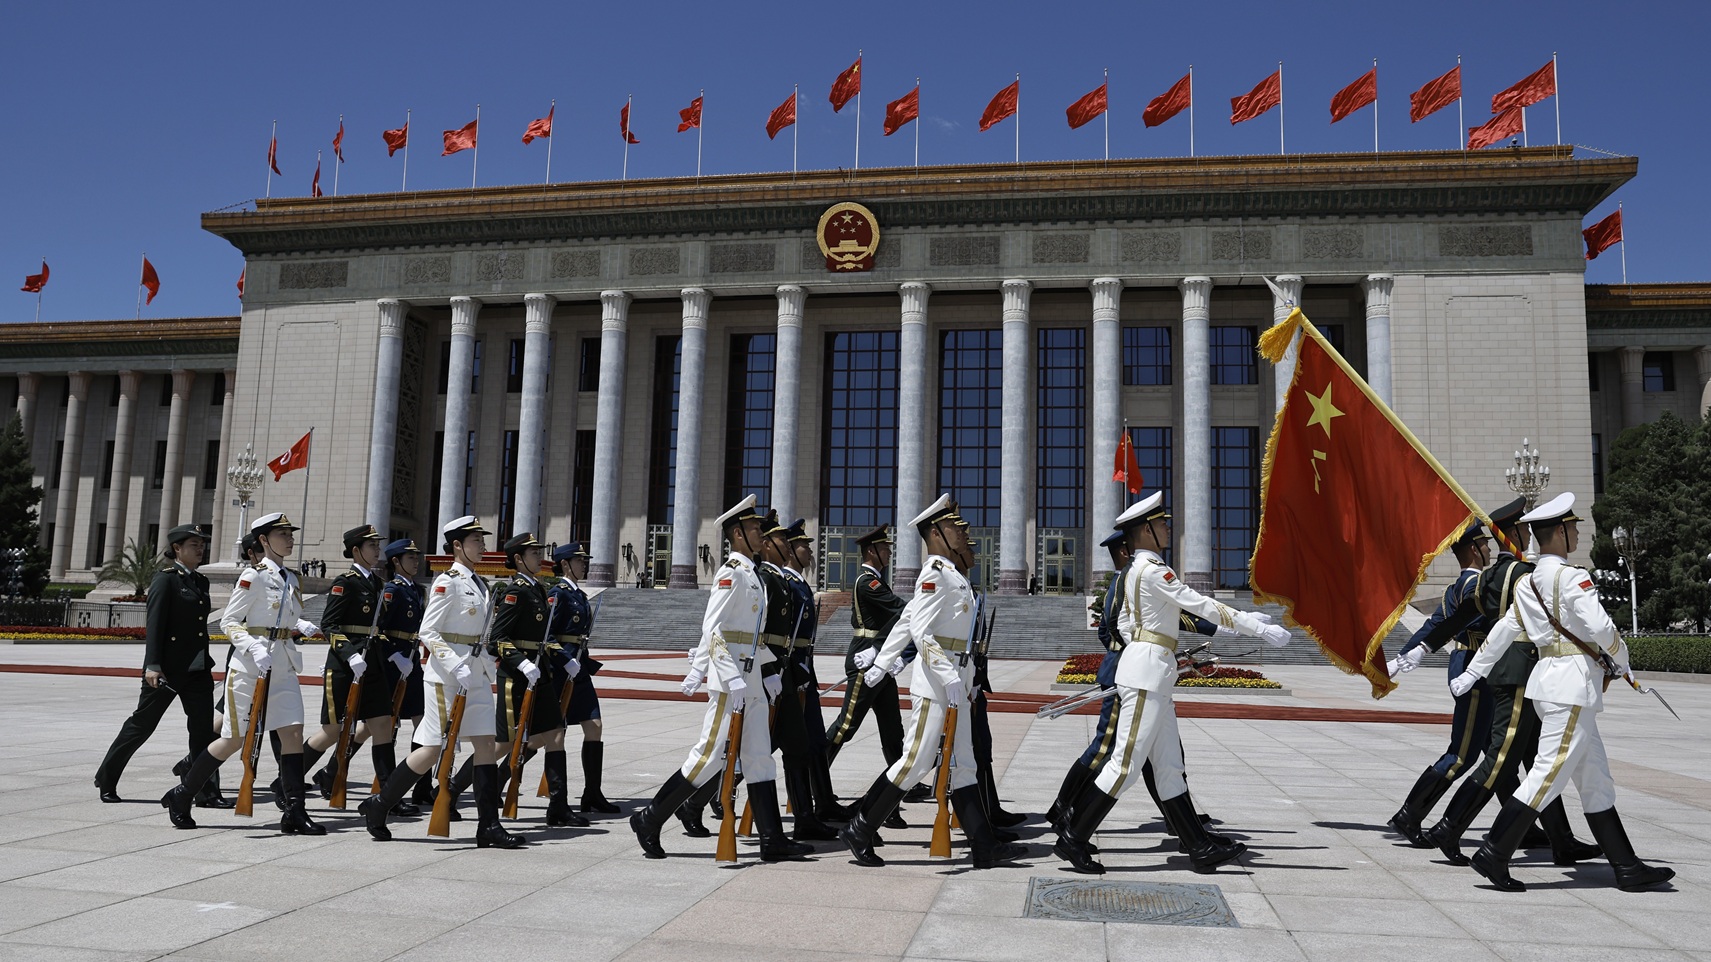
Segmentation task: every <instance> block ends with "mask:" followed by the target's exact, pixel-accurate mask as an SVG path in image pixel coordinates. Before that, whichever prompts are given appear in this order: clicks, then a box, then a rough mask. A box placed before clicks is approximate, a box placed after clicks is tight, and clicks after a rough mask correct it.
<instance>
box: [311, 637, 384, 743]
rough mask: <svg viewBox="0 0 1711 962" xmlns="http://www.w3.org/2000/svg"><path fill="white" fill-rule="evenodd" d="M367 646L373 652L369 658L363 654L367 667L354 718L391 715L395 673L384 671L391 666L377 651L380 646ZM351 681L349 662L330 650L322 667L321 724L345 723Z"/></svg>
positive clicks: (363, 675) (359, 719)
mask: <svg viewBox="0 0 1711 962" xmlns="http://www.w3.org/2000/svg"><path fill="white" fill-rule="evenodd" d="M370 647H371V648H372V649H373V650H374V651H375V652H376V653H375V654H374V655H373V656H372V657H370V656H368V655H364V660H366V661H367V662H368V670H367V671H364V672H363V674H362V694H361V695H359V696H358V701H359V702H360V704H358V706H357V713H356V717H357V721H361V720H363V719H364V718H379V717H380V716H382V715H391V714H392V686H393V683H394V682H395V681H397V674H396V673H395V672H391V671H387V669H388V668H391V667H392V665H391V664H390V663H389V662H388V661H387V660H386V658H385V656H383V655H380V654H378V652H379V650H380V647H381V646H379V645H373V646H370ZM353 680H354V679H353V678H352V677H351V666H350V662H348V661H346V660H344V659H343V658H340V657H339V656H338V655H335V654H333V652H332V650H331V649H329V650H328V651H327V663H326V666H325V667H323V668H322V669H321V724H323V725H341V724H343V723H344V720H345V706H346V705H347V704H349V701H350V695H351V682H352V681H353ZM353 724H354V723H353Z"/></svg>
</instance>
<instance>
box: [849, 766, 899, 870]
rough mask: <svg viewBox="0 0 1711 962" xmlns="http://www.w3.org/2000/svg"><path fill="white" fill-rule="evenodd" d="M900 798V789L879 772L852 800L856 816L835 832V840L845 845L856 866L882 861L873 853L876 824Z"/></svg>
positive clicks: (893, 809) (876, 866) (873, 865)
mask: <svg viewBox="0 0 1711 962" xmlns="http://www.w3.org/2000/svg"><path fill="white" fill-rule="evenodd" d="M902 799H903V790H902V789H900V788H898V787H897V786H896V785H893V784H891V779H889V778H886V777H885V776H884V775H883V774H881V775H880V776H879V777H878V778H876V779H874V781H873V785H872V786H871V787H870V788H868V790H867V794H866V795H864V796H862V799H861V801H859V802H857V803H856V816H855V818H853V819H851V820H850V823H849V824H848V825H846V826H844V828H843V831H841V832H839V833H838V839H839V840H840V841H842V842H843V843H844V844H845V845H847V846H849V850H850V854H851V855H852V856H854V857H855V860H856V864H857V865H865V866H868V867H869V868H879V867H881V866H883V865H884V864H885V860H884V859H882V858H880V857H879V856H878V855H875V854H874V851H873V848H874V843H875V841H876V840H877V839H878V837H879V825H880V824H881V823H883V822H885V821H886V819H887V818H889V817H890V816H891V815H892V814H894V813H895V812H896V811H897V805H898V803H899V802H901V801H902Z"/></svg>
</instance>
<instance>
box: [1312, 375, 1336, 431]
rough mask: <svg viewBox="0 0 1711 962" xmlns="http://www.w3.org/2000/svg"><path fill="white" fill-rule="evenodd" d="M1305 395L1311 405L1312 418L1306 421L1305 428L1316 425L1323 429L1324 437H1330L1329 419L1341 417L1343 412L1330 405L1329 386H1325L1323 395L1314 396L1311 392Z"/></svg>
mask: <svg viewBox="0 0 1711 962" xmlns="http://www.w3.org/2000/svg"><path fill="white" fill-rule="evenodd" d="M1306 394H1307V400H1308V401H1309V402H1310V403H1312V405H1313V416H1312V417H1310V418H1308V419H1307V426H1308V427H1312V426H1313V425H1315V424H1317V425H1319V426H1320V427H1322V428H1324V429H1325V436H1326V437H1330V436H1331V419H1332V418H1340V417H1342V416H1343V412H1341V411H1339V410H1337V409H1336V407H1335V406H1333V405H1332V404H1331V385H1330V384H1326V385H1325V392H1324V393H1323V394H1318V395H1315V394H1314V393H1313V392H1312V391H1308V392H1306Z"/></svg>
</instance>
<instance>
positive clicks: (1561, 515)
mask: <svg viewBox="0 0 1711 962" xmlns="http://www.w3.org/2000/svg"><path fill="white" fill-rule="evenodd" d="M1559 519H1560V520H1562V521H1579V520H1580V519H1579V518H1577V517H1575V516H1574V492H1573V491H1564V492H1563V493H1562V494H1559V495H1557V496H1556V497H1554V498H1552V499H1550V500H1549V501H1546V502H1545V503H1544V504H1541V505H1539V506H1538V507H1536V508H1534V509H1533V510H1531V511H1529V512H1527V513H1526V514H1524V515H1522V516H1521V521H1522V522H1523V523H1526V524H1532V523H1533V522H1535V521H1557V520H1559Z"/></svg>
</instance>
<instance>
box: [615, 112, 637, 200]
mask: <svg viewBox="0 0 1711 962" xmlns="http://www.w3.org/2000/svg"><path fill="white" fill-rule="evenodd" d="M635 105H636V95H635V94H630V95H629V96H627V97H625V98H624V167H623V169H622V170H621V171H620V172H619V173H618V179H619V180H621V181H623V180H629V179H630V116H631V114H630V108H631V107H634V106H635Z"/></svg>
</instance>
